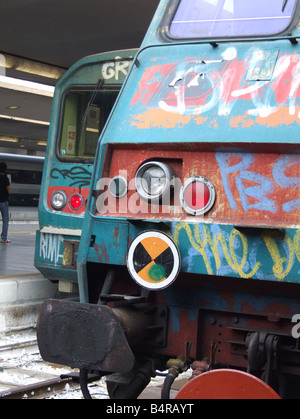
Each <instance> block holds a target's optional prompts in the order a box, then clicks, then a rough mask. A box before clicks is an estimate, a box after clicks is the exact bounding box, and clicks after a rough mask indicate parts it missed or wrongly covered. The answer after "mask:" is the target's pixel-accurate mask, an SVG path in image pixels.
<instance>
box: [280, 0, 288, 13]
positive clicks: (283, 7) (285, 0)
mask: <svg viewBox="0 0 300 419" xmlns="http://www.w3.org/2000/svg"><path fill="white" fill-rule="evenodd" d="M287 2H288V0H283V3H282V9H281V11H282V12H284V9H285V6H286V5H287Z"/></svg>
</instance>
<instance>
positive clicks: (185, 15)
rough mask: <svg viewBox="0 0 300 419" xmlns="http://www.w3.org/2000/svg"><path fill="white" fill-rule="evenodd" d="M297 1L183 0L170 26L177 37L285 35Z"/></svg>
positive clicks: (172, 34) (171, 33) (172, 35)
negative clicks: (284, 32)
mask: <svg viewBox="0 0 300 419" xmlns="http://www.w3.org/2000/svg"><path fill="white" fill-rule="evenodd" d="M296 4H297V0H181V1H180V2H179V7H178V8H177V11H176V13H175V16H174V19H173V21H172V23H171V26H170V35H171V37H174V38H190V39H191V38H195V39H197V38H212V37H213V38H216V37H219V38H222V37H230V36H231V37H244V36H254V35H261V36H266V35H275V34H279V33H282V32H283V31H284V30H285V29H286V28H287V27H288V26H289V24H290V23H291V20H292V17H293V14H294V9H295V6H296Z"/></svg>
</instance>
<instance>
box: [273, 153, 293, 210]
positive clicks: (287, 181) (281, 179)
mask: <svg viewBox="0 0 300 419" xmlns="http://www.w3.org/2000/svg"><path fill="white" fill-rule="evenodd" d="M296 164H298V165H299V164H300V156H299V155H292V156H291V155H288V156H282V157H280V158H279V159H278V160H277V162H276V163H275V164H274V167H273V177H274V179H275V181H276V182H277V184H278V185H279V186H281V187H282V188H284V189H288V188H300V177H288V176H286V174H285V172H286V170H287V169H288V168H290V167H292V166H294V165H296ZM299 172H300V170H298V173H299ZM299 208H300V199H294V200H292V201H289V202H286V203H285V204H283V206H282V209H283V211H285V212H291V211H294V210H296V209H299Z"/></svg>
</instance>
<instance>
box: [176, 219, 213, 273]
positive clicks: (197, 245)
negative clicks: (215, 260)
mask: <svg viewBox="0 0 300 419" xmlns="http://www.w3.org/2000/svg"><path fill="white" fill-rule="evenodd" d="M182 229H184V230H185V232H186V234H187V236H188V238H189V241H190V243H191V245H192V246H193V248H194V249H196V250H197V251H198V252H199V253H200V254H201V256H202V257H203V261H204V264H205V267H206V270H207V273H208V274H209V275H212V273H213V272H212V269H211V266H210V264H209V260H208V257H207V254H206V251H205V247H206V245H207V238H206V237H205V240H204V241H203V240H202V239H201V236H200V231H199V229H198V230H197V232H196V234H195V237H196V240H197V241H196V240H195V239H194V235H193V233H192V230H191V228H190V226H189V225H188V224H186V223H178V224H177V226H176V229H175V232H174V241H175V243H177V244H178V242H179V232H180V230H182Z"/></svg>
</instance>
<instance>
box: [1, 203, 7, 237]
mask: <svg viewBox="0 0 300 419" xmlns="http://www.w3.org/2000/svg"><path fill="white" fill-rule="evenodd" d="M0 211H1V215H2V233H1V241H2V242H6V241H7V232H8V222H9V206H8V202H3V203H2V202H0Z"/></svg>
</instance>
